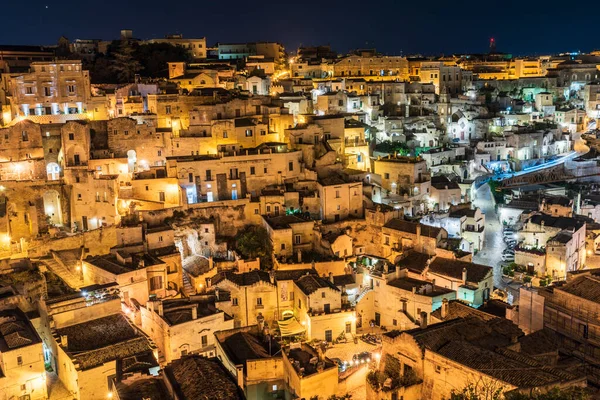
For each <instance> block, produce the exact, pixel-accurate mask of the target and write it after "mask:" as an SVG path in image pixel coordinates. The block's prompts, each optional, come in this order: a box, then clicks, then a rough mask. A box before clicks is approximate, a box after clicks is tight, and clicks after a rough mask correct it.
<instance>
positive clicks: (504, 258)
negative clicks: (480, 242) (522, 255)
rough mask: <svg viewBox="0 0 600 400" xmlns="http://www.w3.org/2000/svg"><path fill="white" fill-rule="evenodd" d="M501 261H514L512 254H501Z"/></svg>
mask: <svg viewBox="0 0 600 400" xmlns="http://www.w3.org/2000/svg"><path fill="white" fill-rule="evenodd" d="M502 261H515V255H514V254H502Z"/></svg>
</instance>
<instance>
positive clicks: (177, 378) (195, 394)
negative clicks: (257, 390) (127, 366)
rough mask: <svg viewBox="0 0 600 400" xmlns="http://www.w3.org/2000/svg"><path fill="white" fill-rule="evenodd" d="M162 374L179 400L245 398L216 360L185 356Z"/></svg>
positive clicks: (232, 399) (230, 399) (231, 399)
mask: <svg viewBox="0 0 600 400" xmlns="http://www.w3.org/2000/svg"><path fill="white" fill-rule="evenodd" d="M165 373H166V375H167V377H168V379H169V381H170V382H171V385H172V386H173V389H174V391H175V392H176V393H177V398H178V399H181V400H196V399H214V400H234V399H244V398H245V397H244V395H243V394H242V393H241V391H240V390H239V389H238V386H237V384H236V382H235V381H234V380H233V377H232V376H231V375H230V374H229V373H228V372H227V370H226V369H225V368H224V367H223V366H222V364H221V363H220V362H219V360H218V359H216V358H212V359H209V358H204V357H201V356H196V355H193V356H186V357H183V358H181V359H179V360H176V361H173V362H172V363H171V364H169V365H168V366H167V367H166V368H165Z"/></svg>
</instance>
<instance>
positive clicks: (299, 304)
mask: <svg viewBox="0 0 600 400" xmlns="http://www.w3.org/2000/svg"><path fill="white" fill-rule="evenodd" d="M298 308H302V300H301V299H298Z"/></svg>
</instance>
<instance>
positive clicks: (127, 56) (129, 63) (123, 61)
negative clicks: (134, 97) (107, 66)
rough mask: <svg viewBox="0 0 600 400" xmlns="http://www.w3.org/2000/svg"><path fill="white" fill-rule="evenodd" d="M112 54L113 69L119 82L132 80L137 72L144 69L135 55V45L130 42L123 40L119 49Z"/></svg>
mask: <svg viewBox="0 0 600 400" xmlns="http://www.w3.org/2000/svg"><path fill="white" fill-rule="evenodd" d="M112 56H113V61H112V63H111V70H113V71H114V72H115V73H116V74H117V77H118V79H119V82H121V83H128V82H132V81H133V78H134V77H135V74H136V73H138V72H139V71H141V69H142V65H141V64H140V62H139V61H138V60H137V59H135V57H134V49H133V47H131V45H130V44H129V42H123V43H121V47H120V48H119V51H117V52H114V53H113V54H112Z"/></svg>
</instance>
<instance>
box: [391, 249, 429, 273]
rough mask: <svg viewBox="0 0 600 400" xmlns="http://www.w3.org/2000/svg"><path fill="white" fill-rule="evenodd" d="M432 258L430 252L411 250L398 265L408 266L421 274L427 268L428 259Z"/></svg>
mask: <svg viewBox="0 0 600 400" xmlns="http://www.w3.org/2000/svg"><path fill="white" fill-rule="evenodd" d="M430 258H431V256H430V255H429V254H425V253H419V252H418V251H414V250H411V251H409V252H408V253H407V254H406V256H405V257H403V258H402V259H401V260H400V261H398V262H397V263H396V265H398V266H399V267H402V268H408V269H409V270H410V271H412V272H416V273H419V274H420V273H422V272H423V271H424V270H425V268H427V260H429V259H430Z"/></svg>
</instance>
